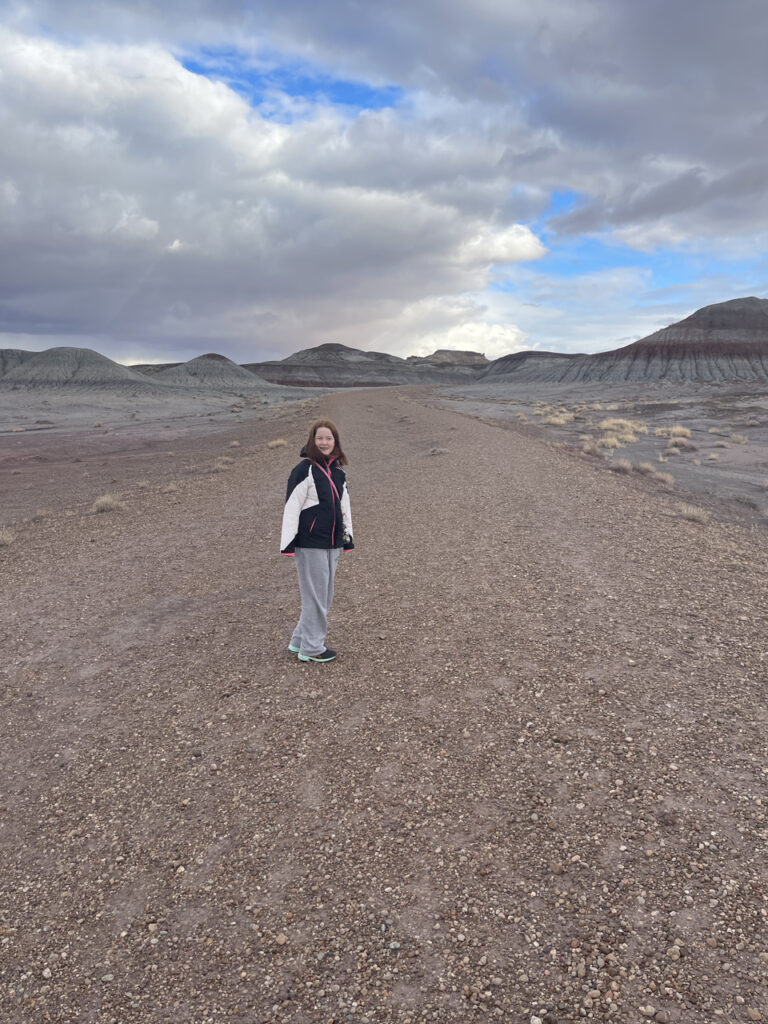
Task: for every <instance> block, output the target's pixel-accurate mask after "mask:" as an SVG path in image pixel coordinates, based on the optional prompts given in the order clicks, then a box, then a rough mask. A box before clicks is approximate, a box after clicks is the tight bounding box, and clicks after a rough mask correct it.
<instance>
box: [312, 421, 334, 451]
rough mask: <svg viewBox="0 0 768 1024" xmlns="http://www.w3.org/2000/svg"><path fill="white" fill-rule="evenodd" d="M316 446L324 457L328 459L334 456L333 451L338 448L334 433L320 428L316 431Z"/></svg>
mask: <svg viewBox="0 0 768 1024" xmlns="http://www.w3.org/2000/svg"><path fill="white" fill-rule="evenodd" d="M315 444H316V445H317V447H318V448H319V449H320V451H321V452H322V453H323V455H325V457H326V458H328V456H329V455H332V454H333V449H334V448H335V447H336V440H335V438H334V436H333V431H331V430H329V429H328V427H318V428H317V430H316V431H315Z"/></svg>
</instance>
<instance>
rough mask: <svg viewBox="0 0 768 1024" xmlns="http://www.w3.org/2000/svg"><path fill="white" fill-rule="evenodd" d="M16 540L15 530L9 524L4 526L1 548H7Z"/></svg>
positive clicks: (0, 534) (0, 536)
mask: <svg viewBox="0 0 768 1024" xmlns="http://www.w3.org/2000/svg"><path fill="white" fill-rule="evenodd" d="M15 540H16V534H15V533H14V532H13V530H9V529H8V527H7V526H4V527H3V528H2V530H0V548H7V547H8V545H9V544H13V542H14V541H15Z"/></svg>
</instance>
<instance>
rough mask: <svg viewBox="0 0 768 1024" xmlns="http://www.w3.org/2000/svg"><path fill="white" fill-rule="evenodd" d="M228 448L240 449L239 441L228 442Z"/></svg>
mask: <svg viewBox="0 0 768 1024" xmlns="http://www.w3.org/2000/svg"><path fill="white" fill-rule="evenodd" d="M229 447H230V448H239V447H240V442H239V441H230V442H229Z"/></svg>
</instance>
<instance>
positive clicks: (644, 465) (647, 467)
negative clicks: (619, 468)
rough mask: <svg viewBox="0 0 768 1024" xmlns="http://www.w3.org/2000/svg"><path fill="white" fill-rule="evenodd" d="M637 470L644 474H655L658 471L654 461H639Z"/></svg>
mask: <svg viewBox="0 0 768 1024" xmlns="http://www.w3.org/2000/svg"><path fill="white" fill-rule="evenodd" d="M635 472H636V473H642V474H643V476H653V475H654V474H655V473H656V467H655V466H654V465H653V463H652V462H638V464H637V465H636V466H635Z"/></svg>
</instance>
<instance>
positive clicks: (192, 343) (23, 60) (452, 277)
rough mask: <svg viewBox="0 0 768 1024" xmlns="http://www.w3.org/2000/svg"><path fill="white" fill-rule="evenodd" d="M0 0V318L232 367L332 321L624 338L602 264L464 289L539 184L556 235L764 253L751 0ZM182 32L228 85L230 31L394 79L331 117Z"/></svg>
mask: <svg viewBox="0 0 768 1024" xmlns="http://www.w3.org/2000/svg"><path fill="white" fill-rule="evenodd" d="M4 16H5V20H6V24H7V25H8V26H13V28H9V29H7V30H6V31H5V33H4V34H3V35H2V36H0V68H2V71H0V75H1V76H2V77H1V78H0V86H1V88H0V131H2V134H3V154H2V157H0V213H1V216H0V246H1V247H2V249H1V250H0V254H1V255H4V256H5V257H6V258H5V260H4V263H5V265H6V266H8V265H10V270H9V271H8V272H7V275H6V277H5V279H4V281H3V282H2V283H0V302H1V303H2V306H1V308H0V315H1V316H2V322H0V327H3V328H5V330H7V331H9V332H12V331H25V330H27V331H32V332H40V334H41V336H42V334H51V333H55V332H60V333H61V334H62V335H69V336H71V337H83V336H85V337H88V336H91V337H93V338H95V339H96V338H98V339H101V338H108V339H110V338H111V339H112V341H111V342H109V344H110V345H111V351H112V353H114V354H119V352H120V351H122V350H123V348H124V347H125V346H127V345H129V344H135V343H137V342H136V339H142V342H141V343H142V344H145V345H152V344H155V345H157V346H159V347H165V349H167V350H168V351H169V357H170V356H172V355H173V352H177V353H179V354H183V355H194V354H196V353H197V352H198V351H199V350H200V348H201V347H202V346H204V347H206V348H212V347H223V348H226V350H227V352H228V353H232V354H237V355H239V356H242V358H244V359H248V358H256V357H258V355H259V354H260V352H261V353H263V354H265V355H266V354H270V355H279V354H281V353H283V352H285V351H287V350H290V349H295V348H299V347H306V345H308V344H315V343H318V342H320V341H324V340H340V339H342V338H345V339H348V342H349V343H352V344H358V345H361V346H362V347H369V343H370V344H373V343H374V342H375V339H377V338H378V339H379V341H378V342H377V343H378V344H380V345H381V346H385V345H386V346H389V347H390V348H391V350H392V351H395V350H397V351H402V350H403V349H404V346H405V345H406V344H413V345H414V346H418V345H421V344H432V341H433V339H434V341H435V344H436V345H439V346H441V347H445V346H446V345H447V344H448V343H449V342H452V339H457V338H460V339H466V338H469V337H470V336H471V335H473V332H474V336H476V337H477V338H478V339H479V338H481V337H487V338H489V339H490V340H489V341H488V344H489V345H495V346H497V347H498V346H499V345H501V344H502V343H503V339H508V340H509V342H510V345H512V344H515V343H516V342H515V338H517V337H518V334H517V333H516V332H517V331H518V328H519V330H520V331H523V332H525V333H526V334H527V335H528V338H527V339H525V340H526V342H529V343H531V344H534V343H541V344H543V345H549V343H550V342H549V340H548V339H547V336H546V332H547V331H550V332H551V333H552V335H553V337H555V336H556V337H557V338H559V339H562V343H563V344H564V345H567V346H569V347H570V348H571V349H572V348H573V347H574V346H578V347H588V348H589V349H594V348H596V347H600V346H601V345H602V346H603V347H604V346H605V339H607V338H608V336H609V335H610V336H611V337H613V338H614V339H615V338H622V337H627V336H628V335H634V336H638V335H639V334H641V333H643V331H644V328H645V326H646V325H647V320H648V318H647V316H646V314H645V312H644V306H643V301H642V296H643V295H646V296H647V295H648V293H649V290H650V289H652V288H653V280H652V277H651V276H650V275H648V274H646V275H645V276H644V277H643V276H641V277H640V278H639V279H634V278H632V277H631V275H627V274H624V275H623V276H622V274H618V275H617V276H615V277H614V280H615V282H616V284H615V289H616V290H615V291H612V290H611V288H612V287H613V286H611V288H609V289H608V292H606V293H605V294H606V295H607V296H608V301H605V298H604V293H603V291H601V289H602V288H603V287H605V286H606V282H607V280H608V277H601V279H600V283H599V285H598V284H595V283H594V282H593V285H594V287H595V288H596V289H597V290H596V292H595V295H596V296H598V297H600V304H599V305H595V306H590V305H589V303H588V302H584V303H580V302H579V301H578V300H577V299H575V298H573V297H572V295H571V289H572V283H571V282H572V281H574V280H577V279H567V280H564V279H562V278H555V277H550V278H546V277H545V276H544V275H543V274H541V273H540V272H539V271H538V270H536V269H535V265H534V268H533V269H532V270H530V272H528V271H527V270H526V272H525V273H517V274H513V275H512V278H513V279H514V280H515V281H516V282H518V285H519V288H520V289H521V290H520V295H521V296H522V301H521V300H518V301H516V302H513V301H512V300H510V299H507V302H506V305H505V306H504V307H503V308H502V306H500V305H499V302H498V299H497V297H496V296H495V295H494V293H492V292H490V293H489V292H488V291H487V285H488V281H489V278H490V275H491V273H492V272H493V268H494V265H496V264H504V263H506V262H508V261H511V262H512V264H518V263H519V262H521V261H522V262H526V261H528V260H531V259H535V258H536V257H537V256H538V255H540V253H541V252H542V251H543V249H542V246H541V243H540V241H539V239H538V238H537V237H536V235H535V233H533V232H532V230H531V229H530V228H529V227H525V226H524V224H523V223H522V222H524V221H529V222H531V221H533V220H534V219H536V218H538V217H540V216H541V215H542V214H543V213H544V211H545V210H546V208H547V205H548V197H549V195H550V193H551V192H552V191H553V190H560V191H562V190H572V191H574V192H577V193H579V194H580V195H581V196H582V197H583V202H582V204H581V205H580V206H579V207H578V208H577V209H575V210H573V211H571V212H567V213H565V214H563V215H561V216H560V217H559V218H557V219H555V220H554V222H552V223H551V225H550V226H551V227H553V228H554V233H550V234H548V235H547V241H548V245H549V246H550V248H552V249H555V248H556V247H557V245H558V238H562V237H563V236H572V235H581V234H584V233H588V234H592V235H594V234H600V235H601V236H602V237H605V238H613V239H615V240H618V241H620V242H623V243H624V244H625V245H629V246H631V247H633V248H635V249H637V250H638V251H641V252H645V253H654V252H656V251H659V250H660V251H666V252H672V251H675V250H679V251H682V252H685V253H687V254H690V253H692V252H695V251H699V252H700V253H702V254H705V255H707V256H709V255H711V254H719V255H721V256H722V257H723V258H733V257H734V255H739V254H741V255H743V256H744V258H747V257H748V258H752V259H756V258H759V257H760V256H761V255H763V254H764V253H765V251H766V248H768V198H767V195H768V194H767V193H766V190H765V187H764V183H765V177H766V171H768V165H767V164H766V161H765V154H764V140H765V129H766V125H768V118H767V117H766V114H765V111H764V109H763V104H762V96H764V95H765V92H766V87H768V63H767V62H766V61H765V58H764V42H763V41H764V34H765V26H766V18H767V17H768V16H767V15H766V14H765V12H763V11H762V9H758V6H756V5H755V4H754V3H753V2H751V0H733V2H732V3H731V4H729V5H728V7H727V9H726V8H724V6H723V5H722V3H721V2H720V0H695V2H694V0H683V2H681V3H678V4H673V5H670V4H668V3H665V2H663V0H647V2H645V3H642V4H611V3H609V2H607V0H573V2H571V3H568V4H564V3H562V2H561V0H541V2H540V3H538V4H536V5H535V6H534V5H531V4H530V3H529V2H528V0H479V2H478V3H476V4H473V5H472V6H467V5H466V3H464V2H463V0H416V2H411V0H409V2H406V0H393V2H392V3H388V4H384V5H381V4H379V5H376V4H369V5H360V4H352V3H351V0H350V2H349V3H347V2H346V0H341V2H340V3H334V4H331V5H329V4H326V3H323V2H319V3H318V2H314V0H313V2H312V3H303V2H301V0H298V2H296V3H292V4H290V5H286V4H284V3H283V2H278V0H263V2H261V3H260V4H259V5H243V4H242V3H239V2H236V0H217V2H216V3H213V0H184V2H183V3H182V2H181V0H167V2H166V3H163V4H141V5H137V4H135V3H132V2H130V0H103V2H102V3H100V4H99V5H97V6H96V7H94V6H93V5H92V4H90V3H89V4H86V3H84V0H70V2H68V3H67V4H62V3H59V2H54V0H25V2H16V3H6V4H5V15H4ZM342 26H343V31H341V27H342ZM436 26H439V31H436ZM43 27H44V30H45V33H44V34H43V32H42V31H41V28H43ZM57 32H58V33H60V38H63V39H66V40H67V42H66V43H62V42H57V41H56V37H55V33H57ZM201 46H204V47H206V48H208V51H209V53H210V52H211V51H214V52H215V51H216V49H217V47H221V48H222V50H223V51H224V52H225V57H223V58H222V60H230V62H231V64H232V69H233V77H237V74H238V73H240V72H243V73H245V72H247V68H244V67H243V60H242V59H240V58H238V57H237V56H236V55H235V56H227V54H232V53H233V52H235V51H239V52H240V54H246V55H250V58H251V60H252V62H253V66H255V67H258V68H259V69H262V70H263V69H269V68H276V69H278V70H279V69H280V68H285V67H288V66H289V65H290V67H292V68H293V69H294V70H296V71H297V72H298V73H299V74H301V73H302V72H307V73H311V72H312V71H313V69H314V70H319V71H321V72H325V73H327V74H328V75H330V76H333V75H337V76H348V77H355V76H357V77H358V78H360V79H362V80H364V81H366V82H369V83H372V84H373V85H390V84H393V83H394V84H396V85H399V86H401V87H402V88H403V89H404V90H405V93H404V98H403V100H402V102H401V103H399V104H398V106H397V107H395V108H394V109H383V110H367V111H358V112H355V111H354V110H352V111H350V110H344V109H343V107H342V106H341V105H338V104H337V105H335V106H334V105H332V104H330V103H326V102H325V101H316V100H314V99H307V98H303V97H295V96H288V95H287V94H285V93H281V92H280V90H279V88H278V87H277V86H275V87H274V88H273V89H272V91H271V92H270V93H269V94H268V95H267V96H266V97H265V98H264V100H263V106H262V107H261V108H260V109H256V110H254V109H253V108H252V107H251V106H249V104H248V102H247V101H246V100H245V99H244V98H243V97H242V96H240V95H238V94H237V92H236V91H234V90H233V89H231V88H229V87H228V86H227V85H226V84H225V83H224V82H216V81H213V80H212V79H210V78H206V77H203V76H201V75H194V74H191V73H190V72H188V71H186V70H185V68H184V66H183V64H182V62H181V60H180V59H179V58H180V56H181V55H185V56H189V55H194V54H195V53H196V52H197V51H198V49H199V48H200V47H201ZM211 59H214V58H211ZM246 77H247V75H246ZM275 115H279V117H275ZM558 233H559V234H558ZM705 273H706V272H705ZM578 280H580V281H581V283H582V285H584V286H589V284H590V283H589V281H588V280H587V279H586V276H585V275H580V277H579V278H578ZM708 280H709V281H710V283H711V284H712V287H714V281H715V278H713V277H710V278H708ZM720 280H721V281H723V282H724V281H725V280H726V279H725V278H721V279H720ZM765 283H766V282H765V280H764V279H763V285H764V286H765ZM689 293H690V294H693V293H694V286H693V285H692V286H691V287H689ZM613 296H615V298H614V297H613ZM727 297H730V296H729V295H728V294H714V295H710V294H708V295H706V299H707V300H708V301H716V300H717V299H719V298H727ZM622 304H623V313H622ZM425 309H430V310H431V313H430V315H429V316H426V314H424V315H425V316H426V320H425V321H424V324H423V325H422V326H421V327H419V328H418V329H416V328H415V327H414V325H413V323H412V322H411V317H412V316H413V315H414V314H413V311H414V310H421V311H422V314H423V313H424V310H425ZM533 309H535V310H539V311H540V315H539V316H538V318H537V317H534V316H533V315H532V314H531V313H530V311H531V310H533ZM438 310H442V313H440V314H439V315H438ZM446 310H447V313H446ZM690 311H691V309H690V307H688V308H683V309H682V310H681V315H684V314H685V313H687V312H690ZM518 315H519V317H520V319H517V317H518ZM430 316H432V317H434V318H435V320H434V323H432V321H430ZM441 317H442V319H441ZM577 317H583V318H584V319H583V320H582V321H579V322H577ZM622 317H623V325H622V323H621V320H622ZM435 324H437V326H435ZM440 325H442V326H440ZM600 325H602V326H600ZM536 330H538V331H540V332H541V334H536V333H535V332H536ZM408 339H410V340H408ZM457 343H458V342H457ZM478 344H479V341H478ZM461 347H465V345H464V342H463V341H462V342H461Z"/></svg>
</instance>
